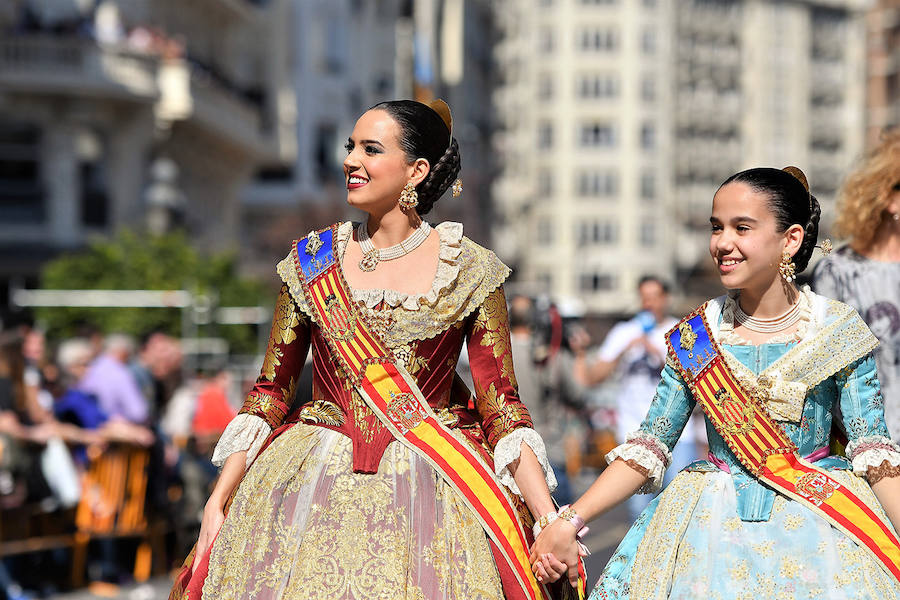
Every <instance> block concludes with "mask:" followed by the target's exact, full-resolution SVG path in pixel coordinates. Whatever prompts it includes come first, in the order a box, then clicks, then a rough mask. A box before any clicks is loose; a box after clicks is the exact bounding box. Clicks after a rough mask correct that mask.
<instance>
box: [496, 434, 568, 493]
mask: <svg viewBox="0 0 900 600" xmlns="http://www.w3.org/2000/svg"><path fill="white" fill-rule="evenodd" d="M523 442H524V443H525V444H528V447H529V448H531V451H532V452H534V455H535V456H537V459H538V462H539V463H540V464H541V470H542V471H543V472H544V479H545V480H546V481H547V487H548V488H550V491H551V492H552V491H553V490H555V489H556V475H554V474H553V469H552V468H551V467H550V461H549V460H548V459H547V450H546V449H545V448H544V440H542V439H541V436H540V435H539V434H538V432H536V431H535V430H534V429H531V428H530V427H520V428H519V429H514V430H513V431H511V432H510V433H508V434H506V435H505V436H503V437H502V438H500V441H498V442H497V445H496V446H495V447H494V472H495V473H496V474H497V479H498V480H499V481H500V483H502V484H503V485H505V486H506V487H508V488H509V489H510V491H512V492H513V493H514V494H518V495H519V496H521V495H522V492H521V491H520V490H519V486H518V485H516V480H515V479H513V476H512V473H511V472H510V470H509V465H511V464H512V463H514V462H516V461H517V460H519V456H520V455H521V454H522V443H523Z"/></svg>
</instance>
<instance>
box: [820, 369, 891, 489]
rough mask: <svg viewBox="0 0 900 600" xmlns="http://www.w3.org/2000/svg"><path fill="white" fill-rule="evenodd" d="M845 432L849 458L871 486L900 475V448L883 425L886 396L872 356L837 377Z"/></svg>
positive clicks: (836, 381) (854, 467)
mask: <svg viewBox="0 0 900 600" xmlns="http://www.w3.org/2000/svg"><path fill="white" fill-rule="evenodd" d="M834 379H835V385H836V386H837V390H838V401H839V402H840V407H841V414H842V416H843V419H844V428H845V429H846V430H847V439H848V440H849V443H848V444H847V458H849V459H850V461H851V462H852V463H853V472H854V473H856V474H857V475H860V476H862V477H866V478H867V479H868V481H869V483H870V484H872V483H875V482H876V481H878V480H880V479H882V478H883V477H896V476H898V475H900V447H898V446H897V444H895V443H894V442H893V441H891V437H890V434H889V433H888V429H887V425H886V424H885V421H884V396H882V394H881V384H880V383H879V381H878V374H877V372H876V370H875V358H874V357H873V356H872V354H871V353H870V354H867V355H866V356H864V357H862V358H860V359H859V360H857V361H856V362H854V363H852V364H850V365H849V366H847V367H845V368H844V369H842V370H841V371H840V372H838V373H837V374H836V375H835V376H834Z"/></svg>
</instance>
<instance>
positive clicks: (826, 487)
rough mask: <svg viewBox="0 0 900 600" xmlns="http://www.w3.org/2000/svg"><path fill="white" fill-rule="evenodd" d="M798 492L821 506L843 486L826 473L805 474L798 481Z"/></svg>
mask: <svg viewBox="0 0 900 600" xmlns="http://www.w3.org/2000/svg"><path fill="white" fill-rule="evenodd" d="M795 485H796V492H797V493H798V494H800V495H802V496H803V497H804V498H806V499H807V500H809V501H810V502H812V503H813V504H815V505H816V506H821V505H822V503H823V502H825V501H826V500H828V499H829V498H831V496H833V495H834V492H835V490H837V489H838V488H839V487H841V484H840V483H838V482H837V481H835V480H834V479H831V478H830V477H827V476H826V475H825V474H824V473H805V474H804V475H801V476H800V478H799V479H798V480H797V483H796V484H795Z"/></svg>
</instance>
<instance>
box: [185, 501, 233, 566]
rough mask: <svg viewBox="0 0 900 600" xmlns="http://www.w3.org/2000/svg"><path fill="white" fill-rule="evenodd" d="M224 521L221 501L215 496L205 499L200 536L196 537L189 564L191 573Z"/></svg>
mask: <svg viewBox="0 0 900 600" xmlns="http://www.w3.org/2000/svg"><path fill="white" fill-rule="evenodd" d="M224 522H225V510H224V507H223V505H222V503H221V502H219V501H218V500H216V499H215V498H212V497H211V498H210V499H209V500H207V501H206V507H205V508H204V509H203V520H202V521H201V522H200V536H199V537H198V538H197V549H196V551H195V552H194V563H193V564H192V565H191V573H193V572H194V568H195V567H196V565H197V564H198V563H199V562H200V560H201V559H202V558H203V555H205V554H206V551H207V550H209V547H210V545H212V541H213V539H215V537H216V534H217V533H218V532H219V528H221V527H222V523H224Z"/></svg>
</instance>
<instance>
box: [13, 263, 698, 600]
mask: <svg viewBox="0 0 900 600" xmlns="http://www.w3.org/2000/svg"><path fill="white" fill-rule="evenodd" d="M639 292H640V298H641V306H638V307H635V312H636V315H635V316H634V317H633V318H629V319H626V320H624V321H622V322H620V323H617V324H615V325H614V326H613V328H612V329H611V330H610V332H609V334H608V335H601V336H599V337H598V339H592V338H591V336H590V335H589V334H588V333H587V332H588V329H589V327H588V325H589V324H588V323H587V322H585V321H584V319H583V318H582V317H583V316H584V315H583V314H580V313H579V311H578V310H577V307H568V306H558V305H556V304H553V303H552V302H550V301H549V300H548V299H546V298H532V297H529V296H527V295H521V294H516V293H513V294H511V296H510V330H511V336H512V346H513V354H514V361H515V366H516V371H517V377H518V380H519V386H520V394H521V396H522V399H523V401H524V402H525V403H526V405H527V406H528V407H529V409H530V410H531V412H532V416H533V419H534V422H535V426H536V428H537V429H538V431H539V432H540V433H541V434H542V436H543V437H544V438H545V440H546V443H547V447H548V450H549V456H550V459H551V462H552V464H553V467H554V469H555V470H556V472H557V478H558V480H559V482H560V486H559V488H558V490H557V491H556V493H555V496H556V499H557V501H558V502H560V503H565V502H569V501H571V500H573V494H574V493H575V490H574V489H573V482H574V481H577V480H578V478H580V477H593V476H594V475H596V473H597V472H598V470H599V469H602V467H603V465H604V464H605V462H604V460H603V456H604V455H605V453H606V452H607V451H608V450H610V449H611V448H612V447H614V446H615V445H616V444H617V443H618V442H621V441H623V436H624V434H625V432H627V431H630V430H633V429H635V428H636V427H637V424H638V423H639V422H640V419H641V418H642V416H643V413H644V412H645V410H646V407H647V406H648V405H649V403H650V401H651V399H652V396H653V389H654V387H655V380H656V379H658V376H659V372H660V370H661V368H662V364H663V358H664V346H663V337H662V336H663V333H664V332H665V329H667V328H668V327H669V326H670V324H671V322H672V317H671V316H670V315H669V314H668V298H669V293H668V284H667V283H665V282H663V281H661V280H659V279H657V278H654V277H647V278H645V279H643V280H642V281H641V283H640V286H639ZM590 328H591V329H595V330H598V331H602V325H601V326H600V329H597V324H593V323H592V324H590ZM185 364H186V362H185V357H184V354H183V351H182V346H181V342H180V340H179V339H178V338H176V337H173V336H171V335H169V334H167V333H165V332H162V331H158V330H156V331H150V332H148V333H146V334H145V335H143V336H141V337H140V339H134V338H132V337H129V336H126V335H123V334H107V335H102V334H100V333H99V332H98V331H97V330H94V329H92V328H90V327H87V326H86V327H85V328H84V329H83V331H81V332H79V334H78V335H77V336H76V337H70V338H66V339H57V338H55V337H54V335H53V332H44V331H42V330H41V329H40V328H39V327H36V326H34V325H33V324H31V323H23V324H20V325H17V326H9V327H7V328H6V329H3V330H2V333H0V509H2V512H0V514H2V523H0V532H2V535H3V540H4V543H5V546H4V548H5V549H6V552H5V554H6V556H4V558H3V562H2V563H0V564H2V568H0V581H2V583H3V586H4V589H5V590H6V591H7V595H8V597H11V598H17V597H18V598H27V597H32V596H28V595H27V593H26V592H23V591H22V590H29V591H30V592H29V593H32V594H42V595H47V594H52V593H54V592H55V591H56V590H59V589H64V588H67V587H70V586H72V585H73V584H75V585H78V584H81V583H85V582H106V583H108V584H113V585H115V584H122V583H127V582H129V581H133V580H134V579H136V578H137V579H141V578H146V577H148V576H149V575H151V574H153V573H157V574H159V573H165V572H167V571H168V570H169V569H171V568H172V567H173V566H175V561H178V560H180V559H181V557H183V556H184V555H185V554H186V553H187V550H188V549H189V548H190V545H191V544H192V543H193V541H194V538H195V536H196V534H197V531H198V529H199V521H200V518H201V515H202V510H203V506H204V503H205V501H206V497H207V495H208V493H209V491H210V489H211V488H210V486H211V484H212V483H213V481H214V479H215V477H216V475H217V469H216V468H215V467H214V466H213V465H212V463H211V462H210V457H211V456H212V451H213V448H214V447H215V443H216V441H217V440H218V437H219V435H220V434H221V433H222V431H223V430H224V429H225V426H226V425H227V424H228V422H229V421H230V420H231V419H232V418H233V417H234V415H235V414H236V413H237V410H238V409H239V407H240V404H241V402H242V400H243V396H244V394H245V393H246V392H247V391H248V389H249V387H250V386H251V385H252V378H251V377H252V376H251V377H246V376H244V375H243V374H242V373H241V372H240V370H239V369H238V370H237V371H236V372H232V371H230V370H229V368H228V367H227V365H226V364H221V366H220V367H218V368H214V369H207V370H205V371H202V372H186V371H185V368H184V367H185ZM461 364H462V366H461V367H460V370H461V374H462V375H463V376H464V377H466V376H467V375H468V373H467V368H466V366H465V362H464V361H463V362H462V363H461ZM310 384H311V372H310V369H308V368H307V369H305V372H304V377H303V378H302V379H301V384H300V385H299V386H298V390H299V391H298V396H297V398H296V399H295V402H304V400H305V398H306V396H308V395H309V393H310ZM685 437H686V443H685V444H684V446H685V448H684V451H683V452H682V454H681V456H680V457H678V456H676V463H678V462H679V460H680V461H681V462H680V463H679V464H675V465H674V469H676V470H677V469H678V468H680V466H683V464H686V463H687V462H690V461H691V460H693V459H694V458H696V457H697V456H699V455H698V448H699V447H700V446H701V445H702V443H703V442H704V440H703V438H702V433H701V434H700V435H699V436H697V435H695V434H694V433H691V435H688V436H685ZM123 452H124V453H125V454H124V456H129V457H131V458H130V459H127V460H126V461H125V462H124V463H123V465H124V466H122V467H121V470H120V471H115V469H116V467H115V465H114V461H115V457H116V456H122V455H123V454H122V453H123ZM678 454H679V452H678V451H676V455H678ZM138 456H140V457H143V458H142V459H141V460H140V461H137V462H135V457H138ZM129 461H130V462H129ZM107 463H109V464H107ZM114 472H115V473H117V476H115V477H110V476H109V473H114ZM104 477H106V479H104ZM135 482H137V483H135ZM132 487H134V489H136V490H138V492H137V493H138V494H139V495H140V492H141V491H143V497H142V498H140V499H138V498H135V497H129V494H131V495H132V496H134V494H133V493H132V492H133V490H132ZM123 488H125V489H123ZM116 494H118V496H117V495H116ZM641 501H642V500H639V501H638V502H641ZM135 507H138V508H139V509H140V510H141V511H142V514H141V515H139V516H137V517H135V516H134V515H132V517H131V518H130V520H129V518H128V517H127V515H126V513H128V511H130V510H134V509H135ZM639 511H640V507H639V506H637V505H636V506H635V507H633V509H632V510H631V511H630V512H631V513H632V514H634V515H636V514H637V513H638V512H639ZM111 513H115V514H111ZM104 524H105V525H104ZM79 534H81V535H80V537H79ZM17 538H19V539H20V541H21V543H20V544H19V545H18V546H16V545H15V540H16V539H17ZM79 539H80V540H81V544H82V546H83V548H84V550H83V552H84V553H85V555H84V556H82V557H78V552H79V550H78V549H77V545H78V543H77V541H78V540H79ZM11 544H12V545H11ZM142 546H146V548H147V550H142V548H141V547H142ZM75 569H79V570H80V571H81V572H77V573H76V572H75ZM48 573H54V575H53V576H52V577H48Z"/></svg>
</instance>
